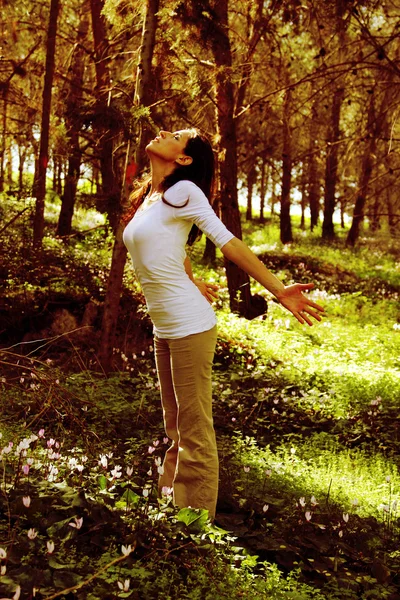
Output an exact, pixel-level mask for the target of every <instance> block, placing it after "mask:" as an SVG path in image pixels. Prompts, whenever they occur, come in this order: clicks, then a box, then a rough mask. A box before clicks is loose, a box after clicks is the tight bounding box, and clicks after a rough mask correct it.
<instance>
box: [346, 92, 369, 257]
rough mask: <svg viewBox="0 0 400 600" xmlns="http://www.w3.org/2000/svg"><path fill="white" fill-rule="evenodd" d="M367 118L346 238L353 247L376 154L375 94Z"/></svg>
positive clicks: (357, 235) (347, 242)
mask: <svg viewBox="0 0 400 600" xmlns="http://www.w3.org/2000/svg"><path fill="white" fill-rule="evenodd" d="M367 119H368V123H367V133H368V134H369V141H368V143H366V144H365V148H364V154H363V157H362V161H361V173H360V178H359V182H358V193H357V198H356V202H355V205H354V211H353V220H352V222H351V227H350V229H349V232H348V234H347V239H346V244H347V245H348V246H351V247H354V246H355V243H356V241H357V240H358V237H359V235H360V226H361V224H362V222H363V220H364V207H365V203H366V201H367V191H368V184H369V180H370V178H371V173H372V167H373V156H374V155H375V148H376V135H377V131H376V127H375V125H376V122H375V105H374V96H373V95H371V99H370V104H369V109H368V118H367Z"/></svg>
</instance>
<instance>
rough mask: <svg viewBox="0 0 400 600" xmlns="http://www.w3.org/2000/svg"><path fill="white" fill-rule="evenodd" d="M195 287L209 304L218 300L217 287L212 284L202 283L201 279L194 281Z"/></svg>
mask: <svg viewBox="0 0 400 600" xmlns="http://www.w3.org/2000/svg"><path fill="white" fill-rule="evenodd" d="M193 281H194V283H195V285H197V287H198V288H199V290H200V292H201V293H202V294H203V296H204V298H205V299H206V300H208V302H209V303H210V304H212V303H213V302H214V300H217V298H218V289H219V288H218V286H217V285H214V284H213V283H208V282H207V281H203V280H202V279H194V280H193Z"/></svg>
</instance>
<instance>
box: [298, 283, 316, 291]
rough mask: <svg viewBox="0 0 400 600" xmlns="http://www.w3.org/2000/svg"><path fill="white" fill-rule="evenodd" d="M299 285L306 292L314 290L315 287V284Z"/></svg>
mask: <svg viewBox="0 0 400 600" xmlns="http://www.w3.org/2000/svg"><path fill="white" fill-rule="evenodd" d="M297 285H298V288H299V289H300V290H304V291H307V290H312V289H313V288H314V287H315V285H314V284H313V283H298V284H297Z"/></svg>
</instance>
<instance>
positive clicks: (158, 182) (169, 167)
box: [150, 157, 176, 194]
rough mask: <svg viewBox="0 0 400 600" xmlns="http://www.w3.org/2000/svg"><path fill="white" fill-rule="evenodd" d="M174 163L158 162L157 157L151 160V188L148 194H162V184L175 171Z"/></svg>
mask: <svg viewBox="0 0 400 600" xmlns="http://www.w3.org/2000/svg"><path fill="white" fill-rule="evenodd" d="M175 166H176V165H175V163H170V162H165V161H164V160H158V159H157V157H154V158H153V157H152V158H151V188H150V194H154V193H155V192H162V191H163V190H162V182H163V181H164V179H165V178H166V177H167V176H168V175H170V174H171V173H172V172H173V171H174V170H175Z"/></svg>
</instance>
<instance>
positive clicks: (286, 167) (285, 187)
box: [280, 88, 293, 244]
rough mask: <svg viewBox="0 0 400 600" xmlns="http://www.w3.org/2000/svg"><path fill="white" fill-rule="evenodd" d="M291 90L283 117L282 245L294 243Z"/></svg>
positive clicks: (288, 90) (286, 99) (288, 91)
mask: <svg viewBox="0 0 400 600" xmlns="http://www.w3.org/2000/svg"><path fill="white" fill-rule="evenodd" d="M290 103H291V90H290V88H288V89H287V91H286V95H285V103H284V116H283V154H282V194H281V216H280V238H281V242H282V244H289V243H290V242H292V241H293V234H292V223H291V220H290V191H291V184H292V148H291V131H290Z"/></svg>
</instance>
